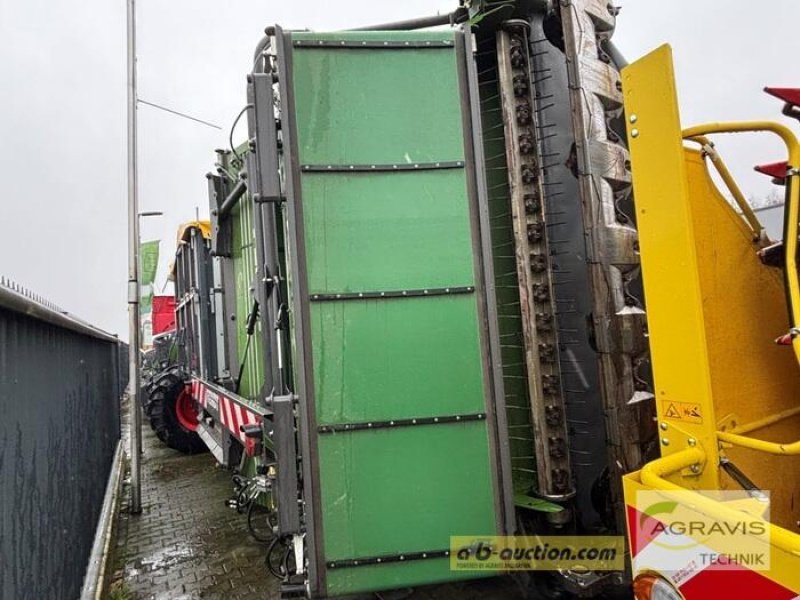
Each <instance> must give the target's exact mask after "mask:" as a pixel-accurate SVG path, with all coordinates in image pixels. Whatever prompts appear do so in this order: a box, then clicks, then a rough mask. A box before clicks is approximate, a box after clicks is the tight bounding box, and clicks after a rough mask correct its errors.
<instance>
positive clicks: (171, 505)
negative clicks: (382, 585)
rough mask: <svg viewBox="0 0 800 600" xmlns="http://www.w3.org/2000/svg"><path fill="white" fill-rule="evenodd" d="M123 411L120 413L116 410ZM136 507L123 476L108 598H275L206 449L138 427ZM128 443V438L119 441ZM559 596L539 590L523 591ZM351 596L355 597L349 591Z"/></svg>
mask: <svg viewBox="0 0 800 600" xmlns="http://www.w3.org/2000/svg"><path fill="white" fill-rule="evenodd" d="M123 414H124V413H123ZM142 441H143V447H144V456H143V461H142V513H141V514H140V515H131V514H130V512H129V510H128V502H129V498H130V482H129V481H128V480H127V478H126V481H125V483H124V487H123V490H122V501H121V508H120V514H119V519H118V525H117V540H116V545H115V553H114V556H113V557H112V558H113V563H112V564H113V565H114V567H113V572H112V585H111V590H110V592H109V596H108V597H109V598H111V599H112V600H194V599H198V598H203V599H224V600H244V599H248V600H249V599H259V600H273V599H274V600H277V599H278V598H279V594H278V582H277V580H276V579H274V578H273V577H272V576H270V575H269V573H268V572H267V570H266V568H265V564H264V555H265V550H266V545H264V544H261V543H259V542H257V541H256V540H254V539H253V538H252V537H251V536H250V534H249V533H248V531H247V523H246V517H245V515H242V514H239V513H237V512H236V511H235V510H233V509H231V508H229V507H228V506H227V503H226V502H227V500H228V499H229V498H230V497H231V495H232V490H233V486H232V484H231V473H230V472H229V471H226V470H225V469H222V468H220V467H218V466H217V464H216V462H215V461H214V459H213V458H212V456H211V455H210V454H199V455H194V456H188V455H185V454H181V453H179V452H176V451H175V450H171V449H170V448H167V447H166V446H164V445H163V444H162V443H161V442H160V441H159V440H158V438H156V436H155V434H154V433H153V432H152V430H151V429H150V427H148V426H147V425H146V424H145V426H144V431H143V440H142ZM126 447H127V443H126ZM524 597H525V595H524V594H522V593H521V587H520V584H519V583H518V581H515V580H512V579H511V578H509V577H505V578H499V577H498V578H494V579H484V580H475V581H471V582H465V583H457V584H448V585H440V586H428V587H422V588H418V589H415V590H413V591H412V590H400V591H396V592H391V593H381V594H376V595H372V594H369V595H362V596H360V597H359V598H358V600H369V599H373V598H378V599H383V600H400V599H402V600H454V599H458V600H478V599H482V600H483V599H486V600H501V599H502V600H516V599H522V598H524ZM557 597H564V596H556V595H551V594H550V593H547V592H544V593H542V592H540V593H539V594H534V595H532V596H528V598H535V599H537V600H538V599H541V598H557ZM350 600H355V599H354V598H351V599H350Z"/></svg>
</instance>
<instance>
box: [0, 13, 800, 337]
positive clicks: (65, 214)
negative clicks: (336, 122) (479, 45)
mask: <svg viewBox="0 0 800 600" xmlns="http://www.w3.org/2000/svg"><path fill="white" fill-rule="evenodd" d="M455 3H456V2H455V0H454V1H453V2H446V1H442V0H428V1H424V0H405V1H404V2H391V3H390V2H375V1H363V0H362V1H359V0H337V1H336V2H329V1H327V2H322V1H320V0H291V1H288V0H287V1H284V2H276V1H274V0H272V1H265V0H261V1H259V2H255V1H253V0H234V1H232V2H222V1H217V2H212V1H210V0H169V1H166V0H137V4H138V30H139V40H138V44H139V48H138V55H139V62H138V66H139V70H138V72H139V96H140V98H142V99H144V100H147V101H150V102H156V103H159V104H165V105H168V106H170V107H173V108H175V109H177V110H180V111H183V112H188V113H191V114H193V115H196V116H197V117H199V118H202V119H205V120H208V121H211V122H214V123H217V124H219V125H221V126H222V127H223V131H218V130H215V129H211V128H208V127H204V126H202V125H198V124H195V123H192V122H190V121H185V120H182V119H179V118H176V117H174V116H171V115H167V114H164V113H161V112H158V111H156V110H155V109H152V108H150V107H148V106H141V107H140V109H139V131H140V163H139V164H140V174H139V177H140V209H141V210H160V211H163V212H164V213H165V214H164V216H163V217H159V218H151V219H145V220H144V221H143V224H142V232H141V233H142V238H143V239H145V240H146V239H159V238H160V239H162V240H163V242H162V257H163V258H162V264H161V272H160V274H159V280H158V281H159V287H160V285H161V284H163V283H164V274H165V270H166V264H167V262H168V260H169V255H170V254H171V253H172V251H173V248H174V236H175V231H176V228H177V225H178V223H180V222H181V221H186V220H189V219H191V218H193V217H194V214H195V207H197V208H199V210H200V214H201V216H205V215H207V213H208V206H207V195H206V194H207V188H206V180H205V177H204V174H205V173H206V172H207V171H208V170H209V169H210V168H211V167H212V165H213V158H214V156H213V150H214V148H218V147H226V146H227V144H228V142H227V137H228V131H229V128H230V126H231V122H232V120H233V118H234V117H235V116H236V114H237V113H238V112H239V110H240V109H241V108H242V106H243V105H244V103H245V96H244V93H245V88H244V86H245V74H246V73H247V71H248V70H249V69H250V66H251V63H252V52H253V48H254V46H255V44H256V42H257V41H258V39H259V38H260V36H261V34H262V32H263V29H264V27H265V26H266V25H268V24H272V23H280V24H281V25H283V26H284V27H286V28H309V29H315V30H326V29H342V28H347V27H349V26H357V25H364V24H370V23H375V22H383V21H387V20H396V19H405V18H410V17H414V16H423V15H428V14H432V13H435V12H437V11H447V10H449V9H451V8H453V6H454V5H455ZM767 7H768V8H767ZM798 22H800V3H798V2H797V1H796V0H770V1H769V2H765V3H762V4H754V3H753V2H750V1H748V2H745V1H744V0H729V1H725V2H723V1H722V0H716V1H711V0H705V1H699V0H678V1H674V2H669V3H667V2H656V1H654V0H647V1H645V0H638V1H636V0H630V1H629V2H626V3H624V4H623V6H622V12H621V14H620V17H619V20H618V26H617V33H616V35H615V38H614V39H615V41H616V43H617V45H618V46H619V48H620V49H621V50H622V52H623V53H624V54H625V55H626V56H627V57H628V59H629V60H632V59H634V58H636V57H637V56H641V55H642V54H644V53H646V52H647V51H648V50H650V49H652V48H654V47H656V46H658V45H660V44H661V43H664V42H669V43H671V44H672V46H673V48H674V52H675V60H676V69H677V73H678V86H679V95H680V100H681V110H682V119H683V122H684V124H687V125H688V124H692V123H698V122H702V121H709V120H735V119H778V120H780V119H781V118H782V117H781V116H780V103H779V102H778V101H777V100H773V99H771V98H770V97H769V96H767V95H766V94H763V93H762V92H761V88H763V87H764V86H765V85H775V86H787V87H790V86H793V85H794V86H800V73H798V70H797V69H796V68H795V67H794V66H793V65H794V61H795V59H796V57H797V56H800V36H797V35H796V27H797V23H798ZM0 141H2V146H1V147H0V164H2V166H3V172H4V173H5V174H6V175H5V180H4V181H3V184H2V188H1V189H2V191H0V209H1V210H0V224H2V232H1V233H0V274H2V275H5V276H7V277H11V278H12V279H14V280H15V281H17V282H18V283H20V284H23V285H25V286H27V287H29V288H31V289H33V290H34V291H36V292H37V293H39V294H41V295H43V296H46V297H48V298H49V299H50V300H52V301H53V302H55V303H57V304H59V305H60V306H62V307H64V308H65V309H67V310H70V311H72V312H74V313H76V314H78V315H80V316H82V317H83V318H85V319H87V320H89V321H91V322H93V323H95V324H96V325H98V326H100V327H102V328H104V329H107V330H109V331H111V332H115V333H119V334H120V336H121V337H122V338H124V339H127V322H126V312H127V306H126V297H125V281H126V279H127V262H126V256H127V246H126V243H127V238H126V236H127V228H126V179H125V177H126V162H125V161H126V154H125V152H126V149H125V1H124V0H113V1H109V0H83V1H74V2H68V1H66V0H59V1H54V0H25V1H24V2H19V1H13V0H0ZM721 148H722V150H723V152H725V156H726V158H727V159H728V161H729V162H730V163H731V166H732V168H733V170H734V172H735V173H736V174H737V175H739V176H740V179H741V183H742V187H743V188H744V190H745V193H747V194H748V195H750V194H753V195H757V196H764V195H766V194H767V193H769V192H770V190H771V189H772V188H771V185H770V184H769V182H768V180H767V178H765V177H763V176H757V175H754V174H752V173H751V169H752V166H753V165H754V164H756V163H759V162H771V161H772V160H775V159H779V158H783V156H782V154H781V148H780V146H779V145H778V144H776V143H774V142H770V141H768V140H760V139H757V138H748V140H747V141H746V142H744V143H735V144H734V143H727V144H721Z"/></svg>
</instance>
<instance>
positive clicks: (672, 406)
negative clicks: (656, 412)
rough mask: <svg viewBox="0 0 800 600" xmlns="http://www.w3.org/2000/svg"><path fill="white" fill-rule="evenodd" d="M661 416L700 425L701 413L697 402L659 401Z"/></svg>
mask: <svg viewBox="0 0 800 600" xmlns="http://www.w3.org/2000/svg"><path fill="white" fill-rule="evenodd" d="M661 414H663V415H664V417H666V418H667V419H677V420H680V421H686V422H688V423H702V422H703V413H702V411H701V409H700V404H699V403H697V402H674V401H671V400H662V401H661Z"/></svg>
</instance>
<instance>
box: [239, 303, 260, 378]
mask: <svg viewBox="0 0 800 600" xmlns="http://www.w3.org/2000/svg"><path fill="white" fill-rule="evenodd" d="M256 319H258V300H253V308H252V309H251V310H250V314H249V315H247V342H246V343H245V346H244V353H243V355H242V362H241V364H240V365H239V373H238V375H236V388H235V390H234V391H235V392H236V393H237V394H238V393H239V386H240V385H241V384H242V375H244V366H245V364H246V363H247V354H248V352H249V350H250V340H252V339H253V332H254V331H255V330H256Z"/></svg>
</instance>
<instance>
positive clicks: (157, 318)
mask: <svg viewBox="0 0 800 600" xmlns="http://www.w3.org/2000/svg"><path fill="white" fill-rule="evenodd" d="M172 329H175V298H174V297H173V296H153V335H157V334H159V333H164V332H165V331H171V330H172Z"/></svg>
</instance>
